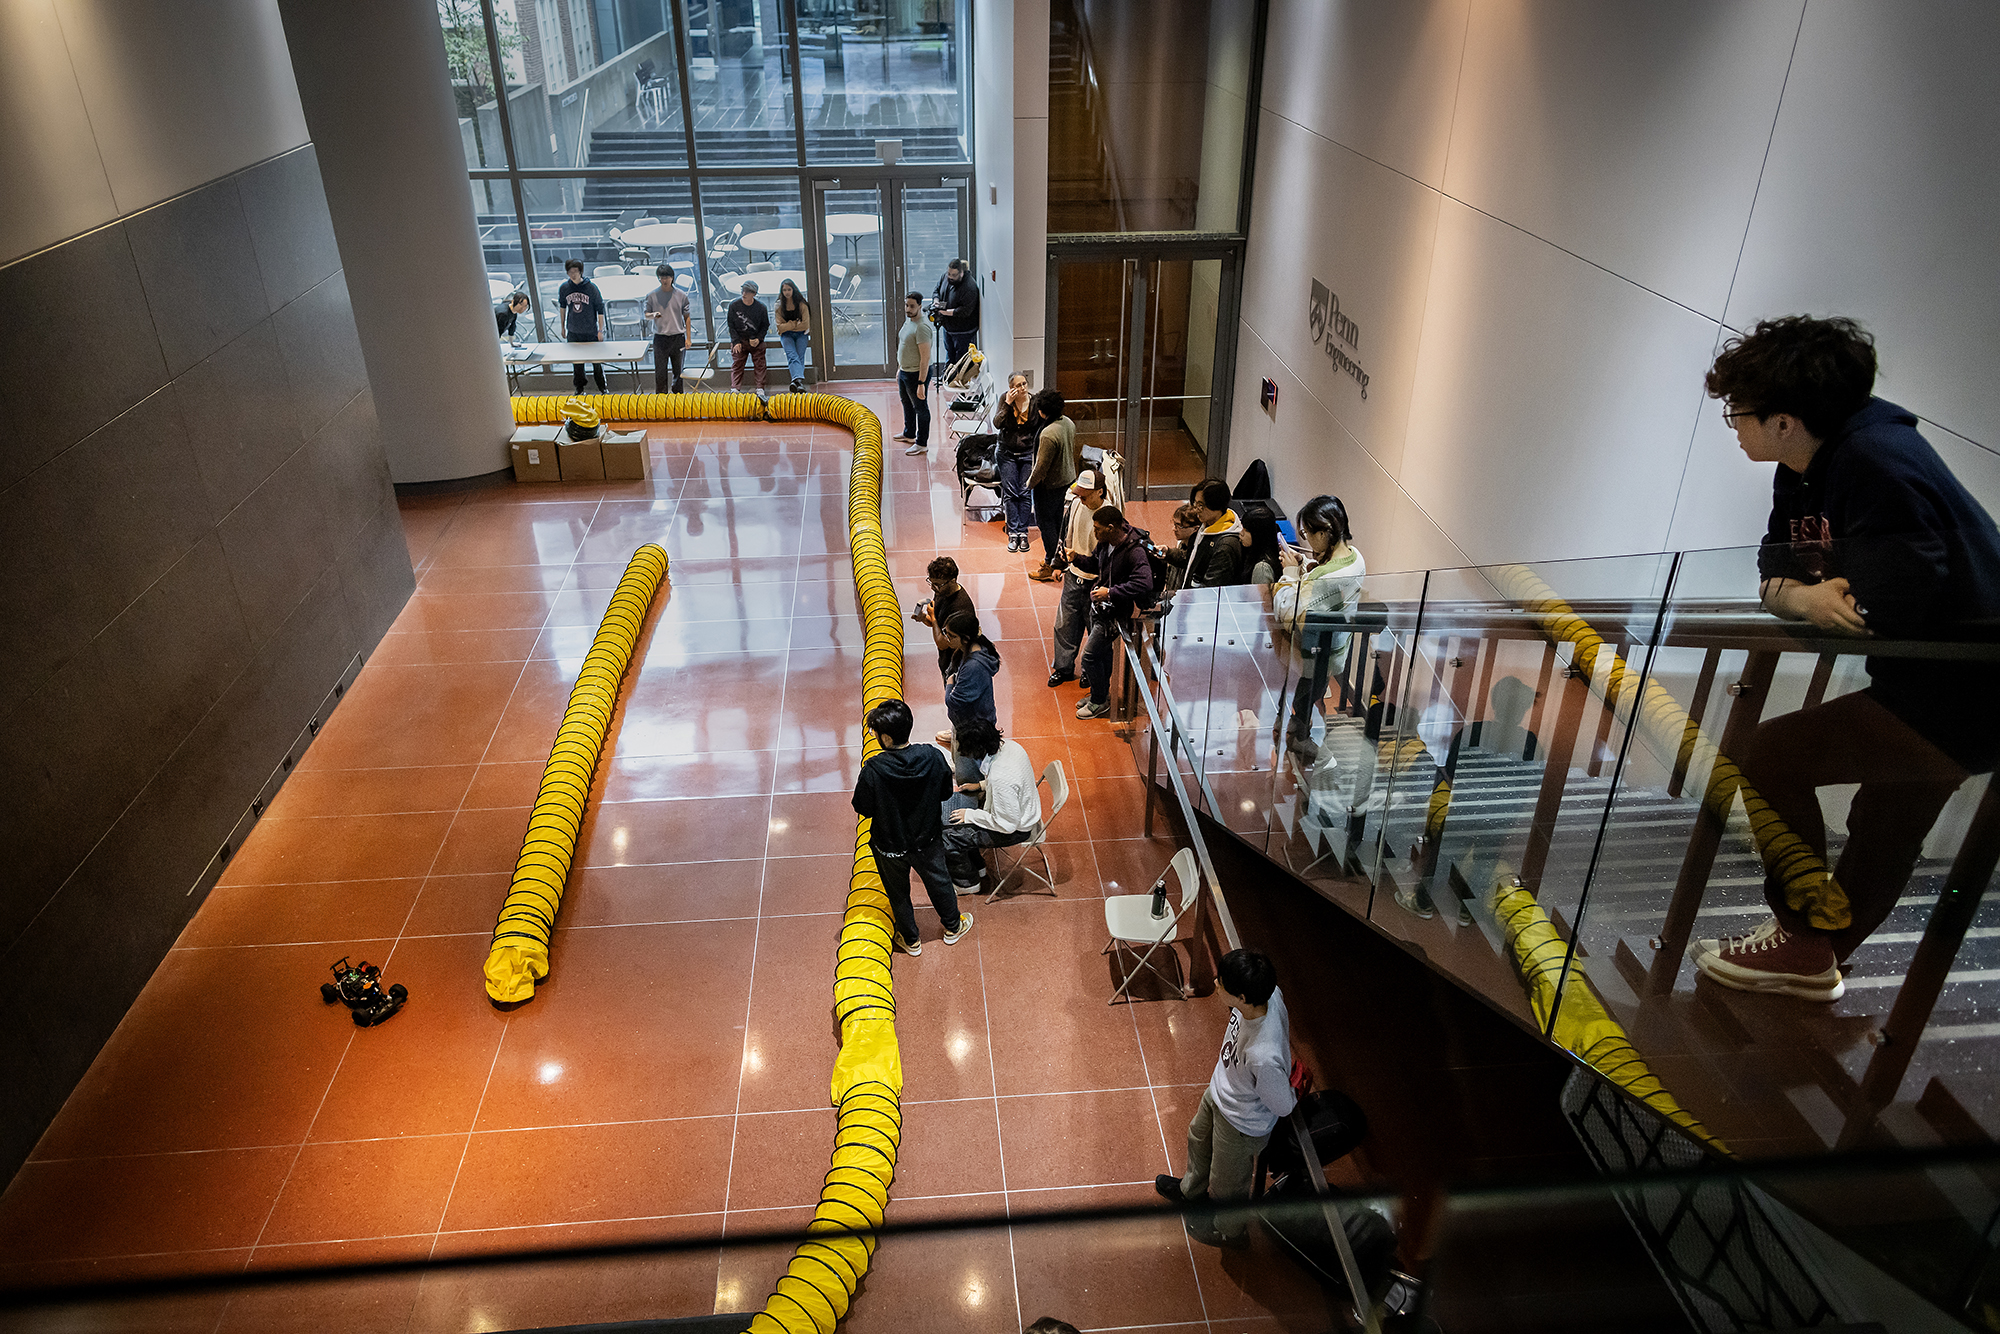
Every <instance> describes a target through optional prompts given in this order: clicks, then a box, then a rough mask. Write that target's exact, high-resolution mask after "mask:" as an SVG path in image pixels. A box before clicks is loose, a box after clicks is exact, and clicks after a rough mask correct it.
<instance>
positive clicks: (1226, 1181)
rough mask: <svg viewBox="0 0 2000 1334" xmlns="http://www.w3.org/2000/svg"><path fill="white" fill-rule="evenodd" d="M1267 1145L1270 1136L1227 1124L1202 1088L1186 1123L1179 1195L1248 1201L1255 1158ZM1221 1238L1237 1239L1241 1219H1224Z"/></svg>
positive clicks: (1220, 1201) (1224, 1201) (1242, 1226)
mask: <svg viewBox="0 0 2000 1334" xmlns="http://www.w3.org/2000/svg"><path fill="white" fill-rule="evenodd" d="M1270 1142H1271V1136H1270V1135H1269V1134H1268V1133H1267V1134H1263V1135H1246V1134H1244V1133H1243V1132H1242V1131H1240V1130H1238V1129H1237V1128H1236V1127H1235V1126H1233V1125H1230V1124H1229V1118H1228V1117H1226V1116H1224V1115H1223V1114H1222V1113H1220V1112H1218V1111H1216V1110H1215V1095H1214V1094H1213V1093H1211V1092H1209V1091H1208V1090H1206V1089H1204V1090H1203V1091H1202V1095H1201V1106H1199V1107H1197V1108H1196V1109H1195V1113H1194V1120H1192V1121H1190V1122H1188V1154H1187V1171H1186V1173H1184V1174H1183V1175H1182V1177H1181V1195H1182V1196H1183V1197H1185V1198H1186V1199H1189V1200H1199V1199H1201V1197H1202V1196H1204V1195H1206V1196H1207V1197H1208V1198H1209V1200H1210V1201H1212V1202H1213V1203H1215V1204H1229V1203H1234V1202H1235V1201H1237V1200H1247V1199H1249V1198H1250V1172H1251V1169H1252V1168H1253V1167H1255V1166H1256V1163H1257V1155H1258V1154H1260V1153H1262V1152H1263V1151H1264V1146H1265V1145H1266V1144H1269V1143H1270ZM1220 1226H1221V1229H1222V1233H1223V1235H1224V1236H1231V1237H1233V1236H1241V1235H1242V1234H1243V1232H1244V1231H1245V1224H1244V1220H1243V1219H1241V1218H1237V1219H1234V1220H1229V1219H1224V1220H1222V1223H1221V1224H1220Z"/></svg>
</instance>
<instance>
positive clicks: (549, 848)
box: [486, 393, 903, 1334]
mask: <svg viewBox="0 0 2000 1334" xmlns="http://www.w3.org/2000/svg"><path fill="white" fill-rule="evenodd" d="M564 397H566V396H548V397H538V398H516V399H515V400H514V420H515V422H516V423H519V424H523V425H528V424H549V423H553V422H556V421H559V420H561V417H562V403H563V401H564ZM586 397H587V401H588V402H589V403H590V404H591V405H592V406H593V407H595V408H596V409H597V411H598V413H599V415H600V416H601V417H602V418H603V419H604V420H605V421H698V420H715V419H721V420H727V421H761V420H770V421H786V422H826V423H828V424H829V425H834V426H841V427H844V428H846V429H847V430H848V431H850V432H852V433H853V435H854V466H853V472H852V474H851V476H850V478H849V481H848V489H847V529H848V538H849V542H850V545H851V546H852V548H853V557H852V559H853V566H854V583H855V588H856V591H857V593H858V595H859V599H860V603H861V616H862V622H863V625H864V627H865V634H866V637H865V641H864V644H865V647H864V649H863V653H862V663H861V709H862V712H863V713H864V714H865V713H866V712H867V710H869V709H871V708H873V707H874V706H875V705H877V704H879V703H881V702H882V701H883V700H885V699H897V698H900V697H901V696H902V693H903V613H902V608H901V606H900V605H899V603H898V601H897V598H896V589H895V585H894V583H893V582H892V581H891V579H890V577H889V557H888V550H887V548H886V546H885V545H884V542H883V538H882V464H883V459H882V423H881V421H880V420H879V419H878V418H877V417H876V416H875V414H874V413H873V412H870V411H869V410H868V409H867V408H865V407H863V406H862V405H861V404H859V403H857V402H855V401H854V400H853V399H849V398H842V397H840V396H838V395H835V394H779V395H774V396H773V397H772V398H771V400H770V401H769V403H768V404H766V403H765V401H764V400H762V399H760V398H758V397H757V396H756V395H755V394H739V393H728V394H724V393H698V394H600V395H589V396H586ZM648 551H653V552H659V549H658V548H657V547H641V548H640V549H639V555H635V556H634V557H633V563H634V565H635V566H636V565H637V564H638V562H639V556H641V555H644V554H645V553H646V552H648ZM659 565H660V569H661V571H662V572H664V570H665V567H666V555H665V553H664V552H659ZM631 578H632V571H631V570H627V572H626V579H627V580H630V579H631ZM657 586H658V577H657V576H655V577H654V581H653V587H655V588H656V587H657ZM624 589H625V584H624V583H621V584H620V585H619V590H620V593H621V594H622V593H623V592H624ZM651 597H652V589H651V588H649V589H647V591H646V599H645V601H644V602H641V603H640V604H639V608H638V615H637V618H636V619H634V620H633V621H632V627H633V629H632V637H634V638H636V636H637V627H638V625H639V624H640V623H641V622H643V620H644V616H645V607H646V605H647V603H650V601H651ZM617 611H618V603H617V601H616V600H615V599H614V602H613V613H612V614H607V615H606V617H605V626H604V628H600V629H599V631H598V642H597V644H596V645H594V646H593V647H592V649H591V656H590V658H587V659H585V663H584V675H585V677H586V678H587V677H589V675H590V665H591V662H592V661H593V660H594V659H596V657H597V654H598V649H599V648H600V647H602V646H603V645H604V643H605V635H606V632H607V630H608V629H609V628H610V627H611V624H612V620H613V615H614V614H616V613H617ZM626 652H627V653H628V654H629V652H630V639H629V638H628V640H627V642H626ZM622 674H623V661H622V660H621V661H620V663H619V668H618V671H617V672H615V673H613V674H612V675H611V677H610V679H609V682H608V685H609V690H608V693H604V694H601V695H593V696H592V697H591V701H590V703H591V708H592V712H591V714H590V717H591V719H592V720H593V721H594V723H595V731H594V735H593V736H592V737H591V740H590V747H589V752H588V759H587V760H585V759H584V758H583V754H582V752H581V751H578V752H576V754H575V757H574V759H571V760H566V761H565V762H566V765H567V767H566V768H565V769H564V771H563V775H562V777H561V778H560V780H558V777H557V764H558V761H559V760H564V759H565V755H566V752H565V747H564V738H565V735H566V734H567V733H568V732H569V730H570V720H571V717H572V716H575V715H577V713H578V708H579V695H578V694H572V695H571V697H570V709H569V712H568V713H566V714H565V715H564V720H563V729H562V731H561V732H558V733H557V736H556V752H555V753H554V754H551V755H550V757H549V768H548V770H547V772H546V773H545V775H544V777H543V780H542V800H541V801H539V802H537V804H536V807H535V814H534V817H533V818H532V819H531V820H530V821H529V826H528V842H527V845H526V846H524V847H523V848H522V850H521V862H520V865H519V867H518V868H517V869H516V871H515V876H514V890H513V892H512V893H510V894H509V895H508V899H507V904H508V906H507V908H506V909H505V910H503V911H502V913H501V917H500V927H499V928H498V929H496V931H495V933H494V951H493V955H492V957H491V958H489V959H488V961H487V966H486V973H487V990H488V991H489V992H491V993H492V994H493V996H494V998H495V999H509V998H512V999H526V998H527V997H528V996H530V995H532V994H533V993H534V982H533V979H534V978H536V977H541V976H543V975H545V974H546V973H547V972H548V932H549V928H550V927H551V926H552V925H553V924H554V921H555V913H556V908H557V906H558V904H559V903H560V902H561V898H562V885H563V880H564V878H565V876H566V875H567V873H568V869H569V859H570V856H571V854H572V853H573V851H574V849H575V843H576V831H577V829H578V828H579V827H580V826H581V824H582V821H583V808H584V803H585V801H586V800H587V799H588V796H589V792H590V776H591V772H592V770H593V769H594V767H595V765H596V759H597V753H598V748H599V747H600V746H601V745H602V743H603V739H604V730H605V727H606V726H608V724H609V723H610V719H611V705H612V704H613V703H614V702H615V701H616V698H617V684H618V679H619V676H621V675H622ZM577 691H578V692H579V693H580V692H582V691H583V679H579V680H578V682H577ZM878 749H879V747H878V746H877V744H876V742H875V738H874V737H873V736H872V735H871V736H868V737H867V738H865V739H864V741H863V750H862V754H863V756H864V758H866V757H872V756H873V755H874V754H875V753H876V752H877V750H878ZM545 806H546V807H547V808H548V818H547V820H546V821H544V818H543V817H544V807H545ZM531 850H533V854H534V858H535V860H534V861H533V863H532V864H531V862H530V854H531ZM510 922H514V923H517V924H518V929H517V930H513V931H510V930H509V924H510ZM894 932H895V925H894V919H893V917H892V916H891V913H890V908H889V896H888V895H887V894H885V893H884V892H883V890H882V877H881V875H880V874H879V873H878V872H877V871H876V869H875V859H874V857H873V856H872V855H871V854H870V852H869V850H868V821H866V820H861V821H859V822H858V825H857V827H856V829H855V833H854V863H853V869H852V871H851V872H850V874H849V876H848V882H847V908H846V914H845V916H844V918H843V919H842V922H841V927H840V945H839V948H838V949H837V951H836V952H835V955H834V977H833V1008H834V1016H835V1019H836V1020H837V1022H838V1023H839V1026H840V1055H839V1056H838V1057H836V1058H835V1060H834V1065H833V1080H832V1089H831V1092H832V1095H833V1106H834V1108H835V1110H836V1112H837V1118H836V1126H835V1130H834V1137H833V1160H832V1164H831V1165H830V1166H829V1167H828V1169H827V1173H826V1176H825V1177H824V1178H823V1179H822V1181H821V1185H820V1196H819V1204H818V1206H817V1207H816V1208H815V1209H814V1210H813V1217H812V1222H810V1223H809V1224H807V1226H806V1231H807V1232H809V1233H820V1234H824V1235H821V1236H816V1237H814V1238H813V1239H812V1240H809V1241H807V1242H805V1243H804V1244H802V1245H801V1246H800V1247H799V1248H798V1250H797V1252H796V1253H794V1255H793V1256H792V1261H791V1264H790V1265H788V1266H787V1267H786V1269H785V1272H784V1274H783V1276H781V1277H780V1278H779V1279H778V1285H777V1288H776V1289H775V1290H774V1291H773V1292H772V1293H771V1296H770V1298H769V1299H768V1300H767V1301H766V1302H765V1305H764V1309H763V1310H762V1311H760V1312H758V1314H757V1315H756V1317H755V1318H754V1319H753V1320H752V1321H751V1322H750V1329H751V1330H752V1331H753V1332H754V1334H808V1331H811V1332H813V1334H832V1331H833V1330H834V1329H835V1328H836V1327H837V1326H838V1325H839V1324H840V1322H841V1320H842V1319H843V1318H844V1317H845V1316H846V1314H847V1310H848V1307H849V1306H850V1305H851V1304H852V1302H853V1300H854V1293H855V1290H856V1289H857V1288H858V1287H859V1286H860V1284H861V1279H862V1277H863V1276H864V1275H865V1274H867V1272H868V1264H869V1261H870V1260H871V1258H872V1257H873V1256H874V1253H875V1238H874V1236H873V1235H872V1229H874V1228H877V1227H880V1226H881V1224H882V1218H883V1214H884V1212H885V1211H886V1210H887V1208H888V1203H889V1184H890V1182H891V1180H892V1179H893V1178H894V1177H895V1174H896V1152H897V1149H898V1148H899V1147H900V1145H901V1142H902V1132H903V1112H902V1097H903V1059H902V1052H901V1050H900V1048H899V1047H898V1046H897V1044H896V997H895V990H894V987H893V985H892V982H891V978H890V970H889V964H890V957H891V952H892V948H893V947H892V945H891V943H890V941H891V938H892V936H893V934H894ZM503 933H506V934H508V935H510V936H512V935H516V934H518V935H519V936H520V937H522V939H521V940H519V941H511V940H510V943H509V944H508V945H507V950H508V954H507V956H506V958H505V959H504V961H503V957H502V945H501V936H502V934H503ZM503 981H504V982H505V984H506V985H507V986H508V988H509V990H510V996H506V997H503V996H502V995H501V991H500V990H499V989H496V988H497V987H498V986H499V984H501V983H502V982H503ZM511 993H518V994H511Z"/></svg>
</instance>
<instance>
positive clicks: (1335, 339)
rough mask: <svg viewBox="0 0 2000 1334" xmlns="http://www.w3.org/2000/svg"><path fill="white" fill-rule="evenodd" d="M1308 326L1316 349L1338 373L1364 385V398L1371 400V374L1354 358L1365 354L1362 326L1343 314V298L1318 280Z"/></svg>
mask: <svg viewBox="0 0 2000 1334" xmlns="http://www.w3.org/2000/svg"><path fill="white" fill-rule="evenodd" d="M1306 323H1307V325H1308V326H1310V327H1311V329H1312V340H1313V343H1314V345H1315V346H1317V347H1318V348H1320V350H1321V351H1323V352H1325V353H1326V359H1327V360H1328V361H1329V362H1331V363H1332V364H1333V369H1334V371H1335V373H1337V374H1340V375H1345V376H1346V377H1347V378H1348V379H1350V380H1352V381H1354V383H1356V384H1357V385H1360V386H1361V396H1362V397H1363V398H1366V397H1368V372H1367V371H1365V370H1363V369H1361V363H1360V362H1358V361H1356V360H1355V359H1354V357H1353V356H1351V355H1350V353H1358V352H1360V351H1361V326H1360V325H1358V324H1356V323H1355V322H1354V321H1353V320H1351V319H1349V318H1347V316H1346V315H1344V314H1342V313H1341V309H1340V297H1339V296H1338V295H1337V294H1335V293H1334V292H1333V291H1331V290H1330V289H1329V288H1328V287H1327V285H1326V284H1325V283H1323V282H1321V281H1319V279H1317V278H1315V279H1313V285H1312V306H1311V308H1310V309H1308V310H1307V312H1306Z"/></svg>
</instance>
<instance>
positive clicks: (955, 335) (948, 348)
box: [944, 329, 979, 366]
mask: <svg viewBox="0 0 2000 1334" xmlns="http://www.w3.org/2000/svg"><path fill="white" fill-rule="evenodd" d="M978 334H979V330H977V329H967V330H966V331H965V332H964V333H960V332H958V331H957V330H956V329H946V330H945V331H944V360H945V364H946V365H947V366H953V365H956V364H958V359H959V358H960V357H962V356H964V355H965V349H967V348H968V347H971V346H972V340H973V339H974V338H975V337H977V336H978Z"/></svg>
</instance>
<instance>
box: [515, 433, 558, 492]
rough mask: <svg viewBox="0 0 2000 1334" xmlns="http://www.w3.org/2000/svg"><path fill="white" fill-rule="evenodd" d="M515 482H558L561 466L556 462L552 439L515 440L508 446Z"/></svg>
mask: <svg viewBox="0 0 2000 1334" xmlns="http://www.w3.org/2000/svg"><path fill="white" fill-rule="evenodd" d="M510 448H511V450H512V453H513V456H514V480H515V481H517V482H560V481H561V480H562V468H561V465H559V464H558V463H557V462H556V446H555V442H554V441H553V440H516V441H514V443H513V445H512V446H511V447H510Z"/></svg>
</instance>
